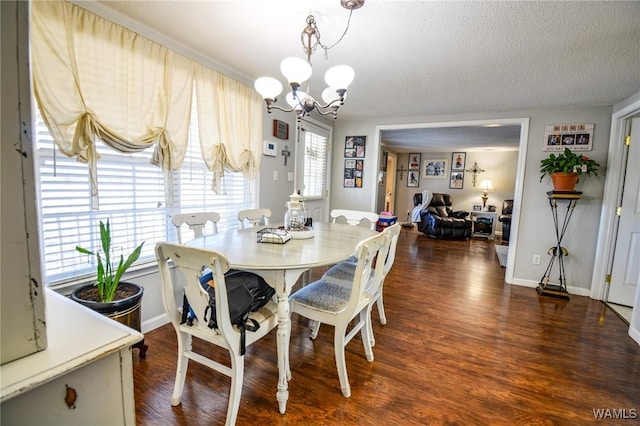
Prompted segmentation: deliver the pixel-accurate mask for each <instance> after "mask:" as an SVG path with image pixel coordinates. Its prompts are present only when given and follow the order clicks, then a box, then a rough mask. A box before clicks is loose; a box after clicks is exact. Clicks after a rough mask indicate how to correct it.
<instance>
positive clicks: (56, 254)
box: [35, 102, 255, 286]
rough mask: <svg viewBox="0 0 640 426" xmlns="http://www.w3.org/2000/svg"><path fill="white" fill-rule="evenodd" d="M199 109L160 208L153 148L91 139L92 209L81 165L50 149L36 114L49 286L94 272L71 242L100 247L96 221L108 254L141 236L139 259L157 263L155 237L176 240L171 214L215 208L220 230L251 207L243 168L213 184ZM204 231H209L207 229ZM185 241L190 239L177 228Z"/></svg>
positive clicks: (159, 174)
mask: <svg viewBox="0 0 640 426" xmlns="http://www.w3.org/2000/svg"><path fill="white" fill-rule="evenodd" d="M196 120H197V110H196V105H195V102H194V103H193V108H192V120H191V125H190V135H189V138H190V140H189V150H188V153H187V157H186V159H185V163H184V164H183V167H182V168H181V169H180V170H179V171H176V172H174V176H173V185H174V195H175V198H174V202H175V205H174V206H169V207H168V206H166V205H165V204H164V203H165V196H164V194H165V192H164V179H163V174H162V171H161V170H160V168H158V167H156V166H154V165H152V164H150V162H149V161H150V159H151V155H152V148H151V149H147V150H145V151H141V152H138V153H134V154H124V153H119V152H117V151H115V150H113V149H111V148H109V147H106V146H105V145H104V144H102V143H97V144H96V145H97V149H98V152H99V153H100V156H101V159H100V160H99V161H98V168H97V170H98V188H99V191H100V210H98V211H96V210H91V196H90V187H89V179H88V171H87V165H86V164H82V163H79V162H78V161H76V160H75V159H74V158H69V157H67V156H65V155H63V154H60V153H59V152H55V151H54V149H55V148H54V144H53V140H52V138H51V136H50V135H49V132H48V130H47V128H46V126H45V125H44V122H43V121H42V118H41V117H40V114H39V112H36V123H35V129H36V146H37V157H36V161H37V162H38V164H37V168H38V173H39V179H38V180H39V188H38V195H39V218H40V224H41V230H42V232H41V250H42V259H43V263H44V265H43V272H44V276H45V282H46V283H47V285H52V286H55V285H56V284H59V283H62V282H65V281H71V280H74V279H78V278H81V277H84V276H88V275H91V274H94V273H95V264H94V257H90V256H86V255H83V254H80V253H79V252H77V251H76V249H75V248H76V246H77V245H79V246H82V247H85V248H88V249H89V250H92V251H100V237H99V222H100V221H101V220H102V221H106V220H107V219H108V220H109V221H110V224H111V233H112V239H113V241H112V246H113V252H112V253H111V255H112V256H116V257H119V256H120V254H123V255H124V256H125V257H126V256H128V255H129V253H130V252H131V251H132V250H133V249H134V248H135V247H136V246H137V245H139V244H140V243H141V242H143V241H144V242H145V244H144V247H143V250H142V254H141V257H140V260H139V261H138V262H139V263H141V262H145V261H155V254H154V247H155V243H156V242H158V241H177V236H176V230H175V227H174V226H173V225H172V224H171V222H170V217H171V216H172V215H173V214H175V213H177V212H192V211H217V212H218V213H220V215H221V221H220V223H219V224H218V229H219V230H220V231H222V230H225V229H232V228H237V227H238V221H237V219H236V215H237V212H238V210H241V209H248V208H253V207H254V204H253V195H252V194H253V186H254V184H255V183H254V181H253V180H249V179H247V178H245V176H244V175H243V174H242V173H233V172H227V174H226V176H225V179H224V182H225V185H226V186H225V188H224V191H222V193H221V194H215V193H214V192H213V191H212V190H211V181H212V174H211V172H209V171H208V170H207V169H206V167H205V165H204V163H203V161H202V155H201V153H200V144H199V135H198V126H197V121H196ZM208 231H210V230H208ZM182 232H183V241H187V240H189V239H191V238H192V237H193V236H192V235H190V234H189V233H190V230H188V229H186V230H182Z"/></svg>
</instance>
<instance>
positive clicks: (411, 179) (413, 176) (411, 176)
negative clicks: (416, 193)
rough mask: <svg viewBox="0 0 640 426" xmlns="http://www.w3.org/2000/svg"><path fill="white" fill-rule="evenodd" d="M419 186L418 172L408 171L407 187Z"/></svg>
mask: <svg viewBox="0 0 640 426" xmlns="http://www.w3.org/2000/svg"><path fill="white" fill-rule="evenodd" d="M418 186H420V170H409V171H408V172H407V187H409V188H417V187H418Z"/></svg>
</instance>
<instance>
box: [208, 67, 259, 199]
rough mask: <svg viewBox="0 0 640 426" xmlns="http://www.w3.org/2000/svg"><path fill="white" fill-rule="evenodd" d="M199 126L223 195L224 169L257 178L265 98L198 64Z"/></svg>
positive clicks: (214, 184) (216, 184)
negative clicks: (263, 101)
mask: <svg viewBox="0 0 640 426" xmlns="http://www.w3.org/2000/svg"><path fill="white" fill-rule="evenodd" d="M195 84H196V98H197V103H198V127H199V130H200V145H201V148H202V155H203V157H204V161H205V163H206V165H207V167H208V168H209V170H211V171H212V172H213V182H212V188H213V190H214V191H216V192H221V191H222V188H224V185H223V182H222V179H223V178H224V171H225V170H232V171H236V172H242V173H244V174H245V175H247V176H250V177H252V176H254V175H255V174H256V173H257V171H258V168H259V167H260V153H261V152H262V114H263V109H262V98H261V97H260V95H259V94H258V93H257V92H256V91H255V90H254V89H253V88H250V87H248V86H246V85H244V84H242V83H240V82H238V81H236V80H233V79H231V78H228V77H226V76H225V75H223V74H220V73H219V72H216V71H214V70H211V69H209V68H205V67H204V66H202V65H196V76H195Z"/></svg>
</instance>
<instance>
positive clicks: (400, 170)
mask: <svg viewBox="0 0 640 426" xmlns="http://www.w3.org/2000/svg"><path fill="white" fill-rule="evenodd" d="M406 171H407V169H405V168H404V164H401V165H400V168H399V169H396V172H400V180H402V176H403V175H404V172H406Z"/></svg>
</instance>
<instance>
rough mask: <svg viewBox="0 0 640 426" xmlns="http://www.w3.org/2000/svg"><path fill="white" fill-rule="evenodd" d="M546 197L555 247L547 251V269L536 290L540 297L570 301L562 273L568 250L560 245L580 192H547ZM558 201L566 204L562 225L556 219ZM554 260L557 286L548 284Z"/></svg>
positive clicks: (564, 275)
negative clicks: (553, 230) (549, 208)
mask: <svg viewBox="0 0 640 426" xmlns="http://www.w3.org/2000/svg"><path fill="white" fill-rule="evenodd" d="M547 195H548V197H549V207H551V214H552V216H553V225H554V227H555V230H556V245H555V246H554V247H551V248H549V250H548V253H549V254H550V255H551V259H550V260H549V264H548V265H547V269H546V270H545V272H544V275H543V276H542V278H541V279H540V283H539V284H538V287H536V290H537V291H538V293H539V294H540V295H542V296H551V297H557V298H560V299H565V300H570V298H569V293H568V292H567V282H566V279H567V277H566V274H565V272H564V258H565V257H566V256H568V255H569V250H567V249H566V248H565V247H562V245H561V244H562V238H563V237H564V233H565V231H566V230H567V225H568V224H569V220H571V215H572V214H573V210H574V209H575V207H576V203H577V202H578V200H579V199H580V196H581V195H582V192H576V191H549V192H547ZM558 201H566V202H567V211H566V212H565V215H564V218H563V219H562V224H561V223H560V221H559V219H558ZM556 259H557V260H558V270H559V276H558V281H559V284H550V283H549V277H550V275H551V271H552V269H553V265H554V263H555V261H556Z"/></svg>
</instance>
